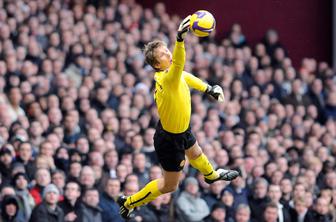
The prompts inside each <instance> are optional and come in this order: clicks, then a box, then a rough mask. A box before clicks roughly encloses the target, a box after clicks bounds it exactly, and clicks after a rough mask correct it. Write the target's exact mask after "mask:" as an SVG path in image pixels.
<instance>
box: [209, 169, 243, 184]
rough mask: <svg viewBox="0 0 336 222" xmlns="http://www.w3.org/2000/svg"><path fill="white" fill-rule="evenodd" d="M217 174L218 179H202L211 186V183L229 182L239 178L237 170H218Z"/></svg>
mask: <svg viewBox="0 0 336 222" xmlns="http://www.w3.org/2000/svg"><path fill="white" fill-rule="evenodd" d="M217 173H218V174H219V177H218V178H217V179H214V180H210V179H207V178H204V180H205V182H206V183H208V184H212V183H213V182H216V181H218V180H225V181H231V180H234V179H236V178H237V177H238V176H240V172H239V171H238V170H224V169H218V170H217Z"/></svg>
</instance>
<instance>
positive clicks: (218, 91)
mask: <svg viewBox="0 0 336 222" xmlns="http://www.w3.org/2000/svg"><path fill="white" fill-rule="evenodd" d="M205 92H206V93H207V94H208V95H210V96H212V97H213V98H214V99H215V100H217V101H218V102H224V99H225V98H224V92H223V89H222V88H221V87H220V86H219V85H214V86H208V88H207V89H206V91H205Z"/></svg>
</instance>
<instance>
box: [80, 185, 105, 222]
mask: <svg viewBox="0 0 336 222" xmlns="http://www.w3.org/2000/svg"><path fill="white" fill-rule="evenodd" d="M98 203H99V192H98V190H97V189H96V188H88V189H86V190H85V193H84V196H83V222H92V221H94V222H102V215H101V212H102V210H101V208H100V207H99V206H98Z"/></svg>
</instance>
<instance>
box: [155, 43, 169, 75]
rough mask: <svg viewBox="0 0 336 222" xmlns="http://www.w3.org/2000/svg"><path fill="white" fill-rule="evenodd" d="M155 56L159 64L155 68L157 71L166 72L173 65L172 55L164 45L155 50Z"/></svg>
mask: <svg viewBox="0 0 336 222" xmlns="http://www.w3.org/2000/svg"><path fill="white" fill-rule="evenodd" d="M155 56H156V60H157V61H158V64H157V65H156V66H155V68H157V69H160V70H166V69H168V68H169V66H170V65H171V64H172V61H173V60H172V54H171V52H170V51H169V49H168V48H167V47H166V46H164V45H162V46H160V47H158V48H157V49H156V50H155Z"/></svg>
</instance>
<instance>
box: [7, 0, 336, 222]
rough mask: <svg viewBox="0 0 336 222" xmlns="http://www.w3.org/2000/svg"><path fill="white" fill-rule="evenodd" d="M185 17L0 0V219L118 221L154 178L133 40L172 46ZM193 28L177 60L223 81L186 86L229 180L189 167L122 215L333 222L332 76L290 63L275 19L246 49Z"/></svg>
mask: <svg viewBox="0 0 336 222" xmlns="http://www.w3.org/2000/svg"><path fill="white" fill-rule="evenodd" d="M179 21H180V18H179V17H178V16H175V15H169V14H168V13H167V12H166V10H165V6H164V4H162V3H158V4H156V5H155V7H154V8H153V9H147V8H143V7H142V6H141V5H139V4H137V3H136V2H135V1H134V0H124V1H121V0H120V1H118V0H109V1H108V0H106V1H85V0H71V1H70V0H15V1H11V0H0V145H1V149H0V175H1V182H0V184H1V188H0V208H1V219H0V221H16V222H22V221H31V222H40V221H41V222H42V221H43V222H46V221H49V222H52V221H58V222H60V221H96V222H99V221H104V222H108V221H109V222H110V221H123V220H122V219H121V217H120V216H119V214H118V210H119V209H118V205H117V204H116V202H115V200H116V198H117V197H118V196H119V195H120V194H121V193H123V194H125V195H130V194H133V193H135V192H136V191H138V190H139V189H140V188H141V187H143V186H144V184H146V183H147V182H148V181H150V180H152V179H156V178H158V177H160V176H161V173H162V172H161V169H160V166H159V165H158V161H157V158H156V154H155V152H154V147H153V135H154V132H155V126H156V123H157V121H158V116H157V113H156V108H155V104H154V101H153V92H152V91H153V70H151V68H150V67H149V66H148V65H146V64H145V63H144V56H143V54H142V51H141V50H142V48H143V46H144V44H145V43H147V42H149V41H151V40H153V39H161V40H164V41H165V42H167V43H168V45H169V47H172V46H173V45H174V41H175V35H176V29H177V24H179ZM214 35H215V33H213V34H212V35H211V36H210V37H209V38H205V39H200V38H197V37H195V36H192V35H188V37H187V39H186V41H185V44H186V51H187V62H186V65H185V70H186V71H189V72H191V73H193V74H195V75H197V76H198V77H200V78H202V79H203V80H204V81H207V82H208V83H209V84H211V85H213V84H220V85H221V86H222V87H223V89H224V94H225V96H226V103H224V104H219V103H215V102H214V101H211V100H210V98H208V97H206V96H204V95H203V94H202V93H198V92H194V91H193V92H192V106H193V113H192V118H191V127H192V130H193V132H194V133H195V136H196V137H197V140H198V141H199V144H200V145H201V147H202V148H203V150H204V152H205V154H206V155H207V156H208V157H209V159H210V160H211V162H212V163H213V164H214V165H215V166H216V167H240V168H241V170H242V172H243V176H242V177H241V178H238V179H236V180H234V181H233V182H232V183H230V184H229V183H226V182H224V181H223V182H216V183H214V184H212V185H207V184H206V183H205V182H204V181H203V177H202V175H200V174H199V173H198V172H197V171H195V170H194V169H192V168H191V167H189V166H188V165H187V166H186V167H185V170H184V180H181V181H183V182H181V186H180V189H179V191H178V192H175V193H173V194H165V195H163V196H160V197H159V198H157V199H156V200H154V201H153V202H151V203H150V204H148V205H147V206H144V207H142V208H140V209H136V210H135V212H134V217H133V218H132V219H131V221H148V222H149V221H150V222H156V221H161V222H163V221H186V222H189V221H207V222H208V221H209V222H210V221H217V222H232V221H237V222H251V221H267V222H275V221H279V222H295V221H298V222H318V221H323V222H328V221H336V172H335V154H336V141H335V138H336V122H335V121H336V78H335V76H334V74H333V71H332V69H331V68H330V67H329V66H328V64H327V63H325V62H319V63H318V62H317V61H316V60H314V59H310V58H305V59H303V60H302V64H301V65H300V67H299V68H298V69H296V68H294V67H293V64H292V62H291V59H290V58H289V57H288V55H287V52H286V49H285V47H284V46H283V45H282V44H281V43H280V41H279V36H278V34H277V32H276V31H275V30H269V31H268V32H267V33H266V34H265V37H264V38H263V39H262V40H261V41H260V43H258V44H256V45H255V46H254V47H252V46H251V45H249V44H248V38H247V37H246V36H244V34H243V31H242V28H241V26H240V25H239V24H234V25H233V26H232V28H231V32H230V34H229V35H228V36H227V38H225V39H223V40H221V41H218V40H216V39H215V38H214Z"/></svg>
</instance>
